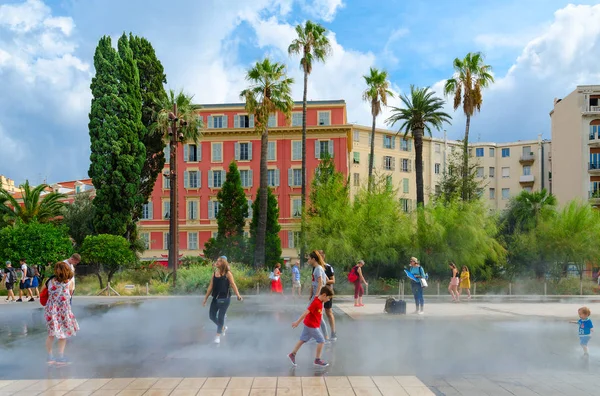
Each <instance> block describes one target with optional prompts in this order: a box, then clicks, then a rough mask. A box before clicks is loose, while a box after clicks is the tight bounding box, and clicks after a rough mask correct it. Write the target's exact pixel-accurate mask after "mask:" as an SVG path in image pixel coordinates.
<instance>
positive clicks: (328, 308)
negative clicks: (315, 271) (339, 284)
mask: <svg viewBox="0 0 600 396" xmlns="http://www.w3.org/2000/svg"><path fill="white" fill-rule="evenodd" d="M319 254H321V257H323V261H325V252H323V251H322V250H319ZM325 275H326V276H327V282H326V284H325V285H326V286H329V287H330V288H331V291H333V284H334V283H335V273H334V271H333V267H332V266H331V265H329V264H327V262H326V263H325ZM323 307H324V308H325V316H327V320H328V321H329V327H330V328H331V337H329V340H330V341H336V340H337V335H336V334H335V318H334V317H333V298H331V299H330V300H329V301H327V302H325V304H323Z"/></svg>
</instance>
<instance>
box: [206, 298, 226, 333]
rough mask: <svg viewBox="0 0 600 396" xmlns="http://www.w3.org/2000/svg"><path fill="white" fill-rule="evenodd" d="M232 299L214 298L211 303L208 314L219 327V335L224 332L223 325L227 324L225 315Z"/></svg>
mask: <svg viewBox="0 0 600 396" xmlns="http://www.w3.org/2000/svg"><path fill="white" fill-rule="evenodd" d="M230 302H231V299H230V298H229V297H228V298H216V297H213V299H212V301H211V303H210V312H209V314H208V316H209V318H210V320H212V321H213V322H214V323H215V324H216V325H217V334H221V333H222V332H223V325H224V324H225V314H226V313H227V308H229V303H230Z"/></svg>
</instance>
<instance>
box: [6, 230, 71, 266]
mask: <svg viewBox="0 0 600 396" xmlns="http://www.w3.org/2000/svg"><path fill="white" fill-rule="evenodd" d="M72 253H73V244H72V243H71V240H70V239H69V234H68V230H67V227H65V226H58V225H55V224H52V223H39V222H37V221H35V220H33V221H30V222H29V223H23V222H21V221H20V220H18V221H17V222H16V223H15V225H14V226H10V227H5V228H3V229H1V230H0V257H2V259H3V260H11V261H12V262H13V263H18V262H19V260H20V259H21V258H25V259H26V260H27V262H28V263H29V264H31V265H36V264H37V265H42V266H43V265H46V263H47V262H49V261H52V262H57V261H59V260H64V259H65V258H67V257H70V255H71V254H72Z"/></svg>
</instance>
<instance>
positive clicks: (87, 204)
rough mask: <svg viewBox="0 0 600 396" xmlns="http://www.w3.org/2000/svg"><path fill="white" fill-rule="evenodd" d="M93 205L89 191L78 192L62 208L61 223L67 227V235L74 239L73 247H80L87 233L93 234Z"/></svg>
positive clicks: (94, 231)
mask: <svg viewBox="0 0 600 396" xmlns="http://www.w3.org/2000/svg"><path fill="white" fill-rule="evenodd" d="M95 211H96V209H95V207H94V204H93V202H92V197H91V196H90V193H89V192H83V193H79V194H77V195H76V196H75V200H74V201H73V203H72V204H67V205H66V206H65V208H64V210H63V223H64V224H65V225H66V226H67V228H68V229H69V235H70V236H71V238H73V240H74V241H75V247H76V248H80V247H81V244H82V243H83V240H84V239H85V237H87V236H88V235H94V234H95V233H96V230H95V229H94V216H95Z"/></svg>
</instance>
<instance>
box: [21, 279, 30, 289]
mask: <svg viewBox="0 0 600 396" xmlns="http://www.w3.org/2000/svg"><path fill="white" fill-rule="evenodd" d="M19 289H21V290H27V289H31V280H30V279H27V280H26V281H25V282H19Z"/></svg>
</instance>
